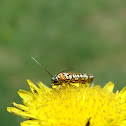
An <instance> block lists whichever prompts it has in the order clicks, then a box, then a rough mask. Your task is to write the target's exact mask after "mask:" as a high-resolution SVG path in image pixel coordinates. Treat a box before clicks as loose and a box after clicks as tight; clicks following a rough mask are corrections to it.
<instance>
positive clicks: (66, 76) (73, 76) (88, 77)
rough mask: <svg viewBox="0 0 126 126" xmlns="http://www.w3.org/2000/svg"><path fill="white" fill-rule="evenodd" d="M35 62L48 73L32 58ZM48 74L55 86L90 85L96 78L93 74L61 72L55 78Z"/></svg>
mask: <svg viewBox="0 0 126 126" xmlns="http://www.w3.org/2000/svg"><path fill="white" fill-rule="evenodd" d="M31 58H32V59H33V60H34V61H35V62H37V63H38V64H39V65H40V66H41V67H42V68H43V69H44V70H45V71H46V72H48V71H47V70H46V69H45V68H44V67H43V66H42V65H41V64H40V63H39V62H38V61H37V60H35V59H34V58H33V57H31ZM48 74H49V75H50V76H51V77H52V79H51V81H52V84H51V86H53V85H62V83H63V82H64V83H68V84H70V83H80V84H85V83H90V82H92V81H93V78H94V76H93V75H92V74H84V73H70V72H68V73H64V72H60V73H58V74H56V75H55V76H54V77H53V76H52V75H51V73H49V72H48Z"/></svg>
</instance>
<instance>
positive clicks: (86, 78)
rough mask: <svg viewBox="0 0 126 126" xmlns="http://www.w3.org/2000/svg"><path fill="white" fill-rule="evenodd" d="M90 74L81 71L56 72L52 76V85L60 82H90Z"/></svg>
mask: <svg viewBox="0 0 126 126" xmlns="http://www.w3.org/2000/svg"><path fill="white" fill-rule="evenodd" d="M93 78H94V76H93V75H92V74H83V73H62V72H61V73H58V74H56V75H55V76H54V77H52V85H62V83H63V82H64V83H80V84H85V83H90V82H92V81H93Z"/></svg>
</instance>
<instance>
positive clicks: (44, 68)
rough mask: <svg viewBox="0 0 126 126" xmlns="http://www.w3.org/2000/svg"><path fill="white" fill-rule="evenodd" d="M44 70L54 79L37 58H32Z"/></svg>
mask: <svg viewBox="0 0 126 126" xmlns="http://www.w3.org/2000/svg"><path fill="white" fill-rule="evenodd" d="M31 58H32V59H33V60H34V61H35V62H36V63H37V64H38V65H39V66H40V67H41V68H42V69H44V70H45V71H46V72H47V73H48V74H49V75H50V76H51V77H52V74H51V73H49V71H48V70H46V69H45V68H44V67H43V66H42V65H41V64H40V63H39V62H38V61H37V60H36V59H35V58H33V57H31Z"/></svg>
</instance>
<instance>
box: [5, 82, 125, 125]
mask: <svg viewBox="0 0 126 126" xmlns="http://www.w3.org/2000/svg"><path fill="white" fill-rule="evenodd" d="M27 82H28V84H29V86H30V91H24V90H19V92H18V94H19V95H20V97H21V98H22V99H23V104H24V105H21V104H16V103H14V102H13V103H12V105H13V106H14V107H8V108H7V111H8V112H10V113H13V114H16V115H19V116H22V117H23V118H26V119H27V120H26V121H24V122H22V123H21V126H126V87H124V88H123V89H122V90H121V91H120V92H119V91H117V92H116V93H114V92H113V88H114V84H113V83H112V82H109V83H107V84H106V85H105V87H104V88H101V87H100V86H99V85H96V86H90V84H77V83H74V84H70V85H69V84H63V85H62V86H61V88H60V89H59V87H60V86H55V85H54V86H53V87H52V88H48V87H47V86H45V85H44V84H43V83H42V82H39V83H38V87H37V86H35V85H34V84H33V83H32V82H31V81H30V80H27Z"/></svg>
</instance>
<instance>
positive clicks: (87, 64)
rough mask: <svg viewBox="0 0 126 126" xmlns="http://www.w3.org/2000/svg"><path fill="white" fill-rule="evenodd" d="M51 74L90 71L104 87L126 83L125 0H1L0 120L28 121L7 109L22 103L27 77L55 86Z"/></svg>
mask: <svg viewBox="0 0 126 126" xmlns="http://www.w3.org/2000/svg"><path fill="white" fill-rule="evenodd" d="M31 56H33V57H34V58H35V59H36V60H38V61H39V62H40V63H41V64H42V65H43V66H44V67H45V68H46V69H47V70H48V71H49V72H50V73H51V74H52V75H55V74H56V73H58V72H60V71H62V70H66V69H70V68H72V70H71V71H70V72H81V73H91V74H93V75H95V79H94V83H95V84H100V85H101V86H102V87H103V86H104V85H105V84H106V83H107V82H109V81H112V82H113V83H115V89H114V91H116V90H117V89H119V90H121V89H122V88H123V87H124V86H125V85H126V1H125V0H106V1H103V0H90V1H88V0H78V1H77V0H19V1H17V0H1V1H0V102H1V105H0V113H1V114H0V119H1V126H19V125H20V124H19V123H20V122H21V121H23V119H22V118H21V117H17V116H15V115H12V114H10V113H8V112H6V107H7V106H11V102H13V101H15V102H17V103H21V98H20V97H19V96H18V94H17V91H18V90H19V89H24V90H29V87H28V85H27V83H26V79H31V80H32V81H33V82H34V83H37V82H38V81H42V82H43V83H45V84H46V85H50V83H51V81H50V80H51V77H50V76H49V75H48V73H47V72H45V71H44V70H43V69H41V68H40V67H39V66H38V64H37V63H35V62H34V61H33V60H32V59H31V58H30V57H31Z"/></svg>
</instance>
